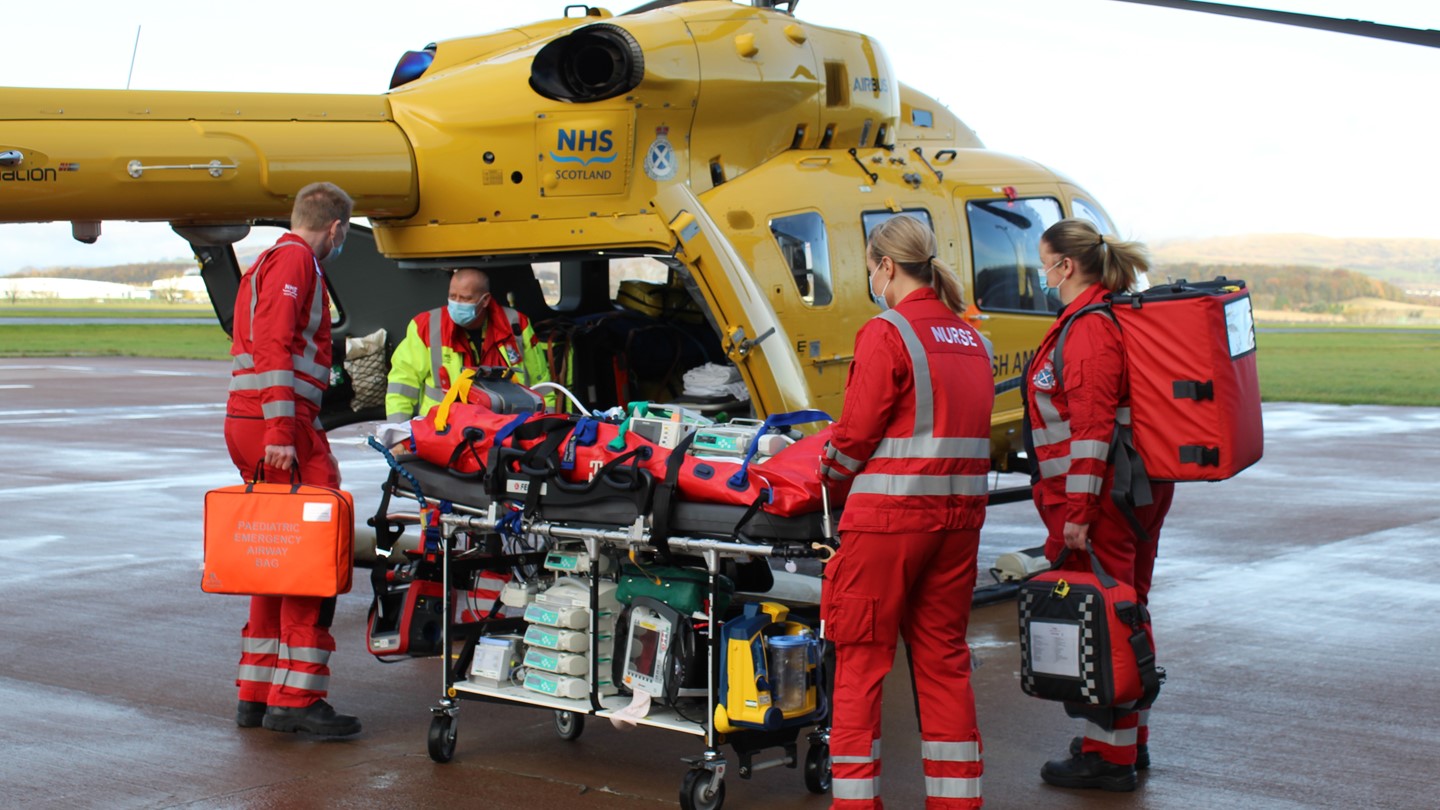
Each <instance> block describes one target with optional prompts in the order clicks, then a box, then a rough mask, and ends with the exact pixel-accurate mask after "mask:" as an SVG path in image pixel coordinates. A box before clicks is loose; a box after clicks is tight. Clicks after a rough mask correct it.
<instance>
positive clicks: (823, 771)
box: [805, 743, 830, 793]
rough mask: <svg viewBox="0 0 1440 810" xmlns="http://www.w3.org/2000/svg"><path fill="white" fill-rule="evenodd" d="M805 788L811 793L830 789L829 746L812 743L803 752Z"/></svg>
mask: <svg viewBox="0 0 1440 810" xmlns="http://www.w3.org/2000/svg"><path fill="white" fill-rule="evenodd" d="M805 789H806V790H808V791H810V792H811V793H825V792H827V791H829V790H830V746H829V744H828V743H814V744H813V745H811V746H810V750H809V751H806V752H805Z"/></svg>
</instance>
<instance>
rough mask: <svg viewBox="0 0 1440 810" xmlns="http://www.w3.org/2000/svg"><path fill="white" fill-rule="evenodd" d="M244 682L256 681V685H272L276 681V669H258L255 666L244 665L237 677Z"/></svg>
mask: <svg viewBox="0 0 1440 810" xmlns="http://www.w3.org/2000/svg"><path fill="white" fill-rule="evenodd" d="M236 677H237V678H239V679H240V680H242V681H254V682H255V683H270V682H272V681H273V680H274V679H275V668H274V667H257V666H255V665H253V664H242V665H241V666H240V674H238V675H236Z"/></svg>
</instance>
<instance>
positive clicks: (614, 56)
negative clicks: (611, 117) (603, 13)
mask: <svg viewBox="0 0 1440 810" xmlns="http://www.w3.org/2000/svg"><path fill="white" fill-rule="evenodd" d="M643 78H645V54H644V52H643V51H642V50H641V48H640V43H639V42H637V41H636V40H635V37H634V36H633V35H632V34H631V33H630V32H629V31H626V30H625V29H624V28H621V27H620V26H618V25H611V24H609V23H597V24H595V25H587V26H585V27H584V28H581V29H580V30H578V31H576V32H574V33H572V34H567V35H565V36H563V37H560V38H559V39H556V40H555V41H553V42H551V43H549V44H547V45H546V46H545V47H543V48H541V49H540V52H539V53H537V54H535V61H534V62H533V63H531V67H530V87H531V89H533V90H534V91H535V92H537V93H539V94H540V95H542V96H544V97H545V98H548V99H552V100H554V101H569V102H586V101H603V100H605V99H607V98H614V97H616V96H619V95H623V94H625V93H628V92H630V91H631V90H633V89H635V87H636V86H637V85H639V84H640V80H641V79H643Z"/></svg>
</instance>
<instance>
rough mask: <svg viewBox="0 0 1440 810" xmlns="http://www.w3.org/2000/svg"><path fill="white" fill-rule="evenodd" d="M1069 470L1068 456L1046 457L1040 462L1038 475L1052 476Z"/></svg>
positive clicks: (1043, 476) (1042, 476)
mask: <svg viewBox="0 0 1440 810" xmlns="http://www.w3.org/2000/svg"><path fill="white" fill-rule="evenodd" d="M1068 472H1070V457H1069V456H1060V457H1059V458H1047V459H1045V460H1044V461H1042V462H1040V477H1041V478H1054V477H1055V476H1057V475H1064V474H1065V473H1068Z"/></svg>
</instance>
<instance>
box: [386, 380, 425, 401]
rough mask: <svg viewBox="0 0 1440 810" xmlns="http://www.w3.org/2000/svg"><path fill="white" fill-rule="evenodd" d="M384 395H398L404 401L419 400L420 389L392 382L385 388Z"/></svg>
mask: <svg viewBox="0 0 1440 810" xmlns="http://www.w3.org/2000/svg"><path fill="white" fill-rule="evenodd" d="M385 393H387V394H399V395H400V396H402V397H405V398H406V399H419V398H420V389H419V388H416V387H415V386H413V385H406V384H405V383H398V382H392V383H390V384H389V385H387V386H385Z"/></svg>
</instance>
